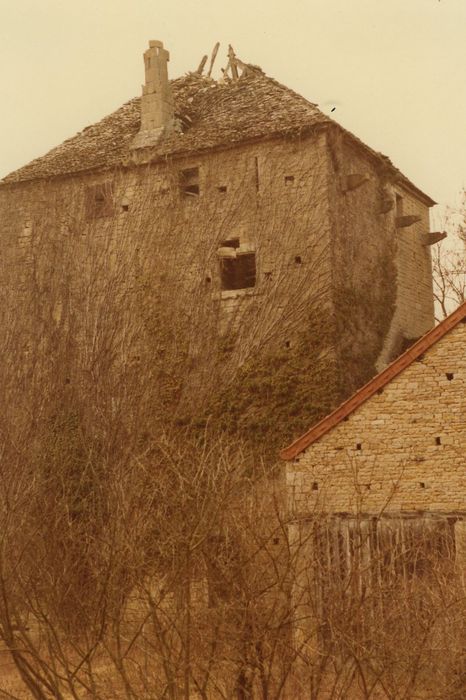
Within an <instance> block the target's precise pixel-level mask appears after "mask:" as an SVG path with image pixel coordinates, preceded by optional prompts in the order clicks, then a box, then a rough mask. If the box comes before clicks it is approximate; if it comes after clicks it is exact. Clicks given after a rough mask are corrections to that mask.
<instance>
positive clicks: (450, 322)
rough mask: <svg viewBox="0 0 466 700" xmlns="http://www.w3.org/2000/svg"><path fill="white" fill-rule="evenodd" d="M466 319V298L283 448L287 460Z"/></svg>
mask: <svg viewBox="0 0 466 700" xmlns="http://www.w3.org/2000/svg"><path fill="white" fill-rule="evenodd" d="M463 319H466V301H464V302H463V303H462V304H461V305H460V306H459V307H458V308H457V309H456V310H455V311H453V313H451V314H450V315H449V316H447V317H446V318H445V319H444V320H443V321H441V323H439V324H438V326H434V328H431V329H430V331H428V332H427V333H426V334H425V335H423V336H422V337H421V338H419V340H417V341H416V342H415V343H414V344H413V345H411V347H410V348H408V350H406V351H405V352H404V353H402V354H401V355H400V356H399V357H397V358H396V360H394V361H393V362H392V363H391V364H389V365H388V366H387V367H385V369H383V370H382V371H381V372H379V373H378V374H376V375H375V377H373V378H372V379H371V380H370V381H369V382H367V384H365V385H364V386H362V387H361V388H360V389H359V390H358V391H357V392H356V393H355V394H353V395H352V396H350V398H349V399H347V400H346V401H344V402H343V403H342V404H340V406H338V407H337V408H336V409H335V410H334V411H332V412H331V413H329V414H328V415H327V416H325V418H323V419H322V420H321V421H319V422H318V423H316V424H315V425H313V426H312V427H311V428H310V429H309V430H308V431H307V432H305V433H303V435H301V436H300V437H298V438H296V440H294V441H293V442H292V443H291V444H290V445H288V446H287V447H285V448H284V449H283V450H281V452H280V457H281V458H282V459H284V460H291V459H294V458H295V457H297V455H299V454H300V453H301V452H303V451H304V450H305V449H307V448H308V447H309V446H310V445H312V443H314V442H316V441H317V440H319V439H320V438H321V437H323V436H324V435H325V434H326V433H328V432H329V431H330V430H331V429H332V428H334V427H336V426H337V425H338V424H339V423H340V422H341V421H342V420H343V419H344V418H346V416H348V415H349V414H350V413H352V412H353V411H355V410H356V409H357V408H359V406H361V405H362V404H363V403H365V402H366V401H367V400H368V399H370V398H371V397H372V396H373V395H374V394H375V393H376V392H377V391H378V390H379V389H382V388H383V387H384V386H386V385H387V384H388V383H389V382H390V381H391V380H392V379H394V378H395V377H396V376H398V375H399V374H400V373H401V372H403V370H405V369H407V368H408V367H409V366H410V365H411V364H412V363H413V362H414V361H415V360H417V359H418V358H419V357H420V356H421V355H423V354H424V353H425V352H426V351H427V350H429V349H430V348H431V347H432V346H433V345H435V343H437V342H438V341H439V340H441V338H443V337H444V336H445V335H446V334H447V333H448V332H449V331H451V330H452V329H453V328H455V326H457V325H458V324H459V323H461V321H463Z"/></svg>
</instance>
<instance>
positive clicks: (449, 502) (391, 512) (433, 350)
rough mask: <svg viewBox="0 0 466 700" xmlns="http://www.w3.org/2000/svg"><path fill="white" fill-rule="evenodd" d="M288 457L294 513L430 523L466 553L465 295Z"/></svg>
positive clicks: (341, 520)
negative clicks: (447, 535)
mask: <svg viewBox="0 0 466 700" xmlns="http://www.w3.org/2000/svg"><path fill="white" fill-rule="evenodd" d="M281 456H282V458H283V459H285V460H286V461H287V464H286V475H287V492H288V497H289V508H290V514H291V517H292V518H294V519H298V520H299V519H306V518H312V517H313V516H315V515H317V514H319V516H321V515H325V516H328V517H333V518H334V521H335V523H336V527H337V528H338V529H339V530H340V531H344V530H346V531H347V530H348V529H350V530H351V528H352V526H353V524H354V523H355V521H356V520H357V521H358V523H361V522H362V523H364V522H366V523H367V527H368V528H375V531H377V529H378V528H380V527H381V526H382V524H383V523H387V522H391V523H392V524H393V531H394V532H395V531H397V530H398V531H401V530H403V531H404V532H405V533H406V532H407V531H408V530H409V529H411V530H412V528H415V527H418V526H419V525H420V523H424V524H426V525H427V526H428V527H429V528H430V532H431V534H432V535H433V533H434V532H435V531H436V530H437V531H440V530H443V531H446V530H448V531H449V532H450V534H451V535H452V536H453V545H454V547H455V549H456V551H457V552H464V554H466V550H465V545H466V302H465V303H463V304H462V305H461V306H460V307H459V308H458V309H457V310H456V311H455V312H454V313H452V314H451V315H450V316H449V317H447V318H446V319H445V320H444V321H443V322H442V323H440V324H439V325H438V326H436V327H435V328H433V329H432V330H431V331H429V332H428V333H427V334H426V335H424V336H423V337H422V338H421V339H420V340H418V341H417V342H416V343H415V344H414V345H412V346H411V347H410V348H409V349H408V350H407V351H406V352H405V353H404V354H402V355H401V356H400V357H398V358H397V359H396V360H395V361H394V362H393V363H392V364H391V365H389V366H388V367H387V368H386V369H385V370H383V371H382V372H381V373H379V374H378V375H376V376H375V377H374V378H373V379H372V380H371V381H370V382H369V383H368V384H366V385H365V386H364V387H362V388H361V389H360V390H359V391H358V392H357V393H356V394H354V395H353V396H352V397H351V398H349V399H348V400H347V401H345V402H344V403H343V404H342V405H341V406H339V407H338V408H337V409H336V410H335V411H333V413H331V414H330V415H328V416H327V417H326V418H325V419H323V420H322V421H321V422H320V423H318V424H317V425H314V426H313V427H312V428H311V429H310V430H309V431H308V432H307V433H305V434H304V435H302V436H301V437H299V438H298V439H297V440H295V441H294V442H293V443H292V444H291V445H289V446H288V447H287V448H285V449H284V450H283V451H282V453H281ZM375 534H376V533H375ZM400 541H401V540H400ZM367 546H368V547H376V546H377V537H374V538H372V539H370V540H368V543H367ZM396 546H397V545H396V544H395V543H394V544H393V547H394V551H395V547H396Z"/></svg>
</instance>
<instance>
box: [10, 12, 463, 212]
mask: <svg viewBox="0 0 466 700" xmlns="http://www.w3.org/2000/svg"><path fill="white" fill-rule="evenodd" d="M149 39H160V40H162V41H163V42H164V44H165V46H166V47H167V48H168V49H169V51H170V54H171V61H170V64H169V70H170V77H177V76H178V75H181V74H183V73H185V72H187V71H190V70H194V69H195V68H196V67H197V66H198V64H199V62H200V59H201V57H202V55H203V54H204V53H209V54H210V52H211V51H212V48H213V46H214V44H215V42H216V41H220V42H221V48H220V52H219V56H218V59H217V70H219V68H220V66H221V65H223V66H224V65H226V58H225V55H226V51H227V48H228V43H229V42H231V43H232V44H233V46H234V48H235V51H236V53H237V55H238V56H239V57H240V58H241V59H242V60H244V61H247V62H250V63H255V64H258V65H260V66H261V67H262V69H263V70H264V71H265V72H266V73H267V74H268V75H271V76H273V77H274V78H276V79H277V80H279V81H280V82H282V83H285V84H286V85H288V86H289V87H291V88H293V89H294V90H296V91H297V92H299V93H301V94H302V95H304V96H305V97H306V98H308V99H309V100H311V101H312V102H316V103H318V104H319V106H320V107H321V109H323V111H326V112H328V113H330V110H331V109H332V108H333V107H335V110H334V111H333V112H332V116H333V117H334V118H335V119H337V120H338V121H339V122H340V123H341V124H342V125H343V126H345V127H346V128H347V129H349V130H350V131H352V132H353V133H355V134H356V135H357V136H359V137H360V138H361V139H362V140H363V141H365V142H366V143H367V144H368V145H370V146H372V147H373V148H375V149H377V150H380V151H382V152H383V153H385V154H386V155H388V156H389V157H390V158H391V159H392V161H393V162H394V163H395V165H397V166H398V167H399V168H400V169H401V170H402V171H403V172H404V173H405V174H406V175H407V176H408V177H409V178H410V179H412V180H413V181H414V182H415V183H416V184H417V185H418V186H419V187H420V188H421V189H423V190H424V191H425V192H427V193H428V194H429V195H431V196H432V197H433V198H434V199H435V200H436V201H438V202H440V203H442V204H454V203H455V201H457V197H458V193H459V191H460V190H461V188H464V186H465V185H466V89H465V88H466V86H465V73H466V70H465V67H466V0H288V1H287V2H285V1H284V0H234V2H221V1H220V0H165V1H162V0H0V78H1V95H2V100H1V106H2V108H1V112H0V123H1V127H2V128H1V129H0V177H2V176H4V175H6V174H7V173H8V172H10V171H12V170H14V169H16V168H18V167H20V166H21V165H24V164H25V163H27V162H28V161H30V160H32V159H33V158H35V157H37V156H40V155H42V154H44V153H45V152H46V151H47V150H49V149H50V148H52V147H53V146H56V145H58V144H59V143H61V142H62V141H63V140H64V139H66V138H68V137H70V136H73V135H74V134H75V133H76V132H77V131H80V130H81V129H83V128H84V127H85V126H87V125H89V124H91V123H93V122H95V121H97V120H99V119H100V118H102V117H104V116H105V115H106V114H108V113H110V112H112V111H113V110H115V109H116V108H118V107H119V106H120V105H121V104H122V103H123V102H126V101H127V100H128V99H130V98H131V97H134V96H135V95H138V94H140V90H141V82H142V81H143V72H144V71H143V63H142V54H143V51H144V50H145V48H146V47H147V44H148V41H149Z"/></svg>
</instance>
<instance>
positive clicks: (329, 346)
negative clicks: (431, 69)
mask: <svg viewBox="0 0 466 700" xmlns="http://www.w3.org/2000/svg"><path fill="white" fill-rule="evenodd" d="M168 60H169V54H168V52H167V51H166V50H165V49H164V47H163V45H162V43H161V42H158V41H151V42H150V45H149V48H148V50H147V51H146V52H145V54H144V65H145V84H144V86H143V94H142V97H141V98H135V99H132V100H130V101H129V102H127V103H126V104H125V105H123V106H122V107H121V108H120V109H118V110H116V111H115V112H114V113H113V114H110V115H109V116H107V117H105V118H104V119H102V120H101V121H100V122H98V123H97V124H94V125H92V126H89V127H87V128H85V129H84V130H83V131H82V132H80V133H79V134H77V135H76V136H74V137H72V138H70V139H68V140H67V141H65V142H64V143H63V144H61V145H60V146H58V147H57V148H54V149H53V150H52V151H50V152H49V153H48V154H46V155H45V156H43V157H41V158H38V159H36V160H35V161H32V162H31V163H29V164H28V165H26V166H24V167H22V168H20V169H19V170H17V171H16V172H13V173H11V174H10V175H8V176H7V177H6V178H4V180H3V181H2V182H1V185H0V211H1V223H0V227H1V234H2V236H3V240H4V241H5V244H6V245H7V246H8V249H9V251H10V253H9V255H10V258H9V259H10V261H12V262H13V264H14V265H15V266H17V267H19V269H20V270H21V269H22V267H23V266H24V264H25V260H26V259H27V255H28V253H27V250H28V247H29V248H30V247H31V246H33V243H34V240H38V238H37V237H38V236H39V237H40V231H41V227H43V226H44V221H47V231H48V233H49V234H50V233H51V232H52V231H53V235H54V236H56V237H57V240H58V239H59V240H61V241H62V242H63V241H66V240H67V237H68V240H71V238H73V236H74V237H75V238H76V236H78V237H79V239H80V240H81V242H82V246H81V247H82V250H84V251H86V250H87V251H89V246H95V245H97V242H98V241H100V242H102V246H104V247H106V250H108V255H109V256H113V257H115V256H116V257H118V255H119V254H120V253H121V251H122V250H123V248H124V247H125V249H126V250H127V251H128V254H129V252H130V253H131V256H132V257H131V259H132V261H133V267H134V270H136V268H137V270H138V271H139V272H135V273H134V277H135V279H136V278H138V279H139V280H140V279H141V278H144V279H145V280H147V279H150V282H151V284H152V285H153V289H154V290H155V289H158V290H159V292H157V294H161V295H163V294H164V290H165V293H166V295H167V298H166V299H165V302H166V303H167V304H169V303H172V304H175V303H176V304H178V306H179V312H176V313H174V316H175V317H177V318H180V317H181V316H182V315H183V314H184V311H183V309H185V310H186V309H187V308H189V307H191V311H189V312H187V313H186V317H189V323H191V324H192V325H193V327H194V326H196V327H202V328H203V329H204V330H203V333H202V338H192V337H191V338H190V339H189V341H187V346H186V353H187V355H188V356H189V358H190V367H191V370H195V371H191V376H192V377H194V375H196V373H197V376H198V380H197V383H195V386H196V387H197V390H199V388H200V387H202V386H204V387H206V386H207V384H208V382H209V381H211V380H212V381H213V382H214V383H216V384H218V381H219V379H218V378H219V376H224V375H225V373H226V374H228V373H230V374H229V376H230V375H231V373H232V372H233V369H231V368H235V367H236V368H237V367H247V368H248V371H249V369H250V367H251V363H252V364H254V361H255V359H254V358H256V359H257V362H259V363H263V362H264V361H267V358H269V359H270V357H272V359H273V362H272V364H273V363H275V365H274V366H276V357H278V358H279V360H277V361H278V362H279V364H280V367H281V368H283V367H285V365H286V364H287V363H291V365H292V372H293V376H295V377H296V376H297V373H298V375H299V374H300V378H299V380H297V383H296V386H295V387H294V388H293V387H290V382H289V381H288V380H287V386H286V388H284V389H283V391H282V389H281V388H279V389H276V387H275V388H274V391H275V394H276V396H277V398H276V404H277V406H278V407H279V408H278V409H277V410H278V413H277V416H279V417H280V420H281V418H282V417H283V415H282V414H283V411H286V408H285V403H286V402H284V399H283V395H284V393H288V394H289V393H290V392H291V393H293V391H297V390H298V389H299V391H300V392H303V393H305V394H307V395H308V396H316V397H317V398H316V399H315V402H314V404H315V405H313V406H312V407H311V408H309V405H307V407H306V406H304V407H303V408H302V415H301V414H300V410H301V409H298V408H297V409H296V410H295V411H294V418H293V419H292V420H291V421H290V422H289V429H290V433H289V434H287V435H288V437H291V435H292V434H293V433H294V434H296V432H297V431H298V430H300V429H303V428H304V426H305V424H306V423H305V422H306V421H308V420H309V415H312V416H313V417H315V418H316V419H317V418H318V417H320V416H321V415H322V412H323V413H325V412H326V411H327V410H329V409H331V408H332V407H333V406H334V405H336V404H337V403H338V402H339V401H341V400H342V399H343V398H345V397H346V396H348V395H349V394H350V393H351V392H352V391H354V390H356V389H357V388H358V387H359V386H361V385H362V384H363V383H364V382H366V381H367V380H368V379H369V378H370V377H371V376H373V375H374V373H375V372H376V371H377V370H380V369H382V368H383V367H384V366H385V365H386V364H387V363H388V362H390V361H391V360H393V359H394V358H395V357H396V356H397V355H398V354H399V353H400V352H401V351H402V350H403V349H405V348H406V347H407V346H409V344H410V343H412V342H413V340H415V339H417V338H419V337H420V336H421V335H422V334H423V333H425V332H426V331H427V330H429V328H431V327H432V325H433V322H434V317H433V298H432V281H431V261H430V250H429V246H430V245H431V244H432V243H433V242H435V241H436V240H438V238H439V234H436V233H431V232H430V230H429V208H430V207H431V206H432V205H433V204H434V202H433V201H432V199H431V198H430V197H429V196H427V195H426V194H424V193H423V192H422V191H421V190H420V189H419V188H418V187H416V186H415V185H414V184H413V183H412V182H410V181H409V180H408V178H406V177H405V176H404V175H403V174H402V173H401V172H400V171H399V170H397V169H396V167H395V166H394V165H392V163H391V162H390V161H389V159H388V158H387V157H385V156H383V155H381V154H379V153H377V152H375V151H374V150H372V149H371V148H370V147H369V146H367V145H365V144H364V143H363V142H362V141H360V140H359V139H358V138H357V137H356V136H354V135H353V134H351V133H349V132H348V131H347V130H345V129H343V128H342V127H341V126H339V125H338V124H337V123H336V122H334V121H333V120H331V119H330V118H329V117H328V116H326V115H324V114H323V113H322V112H321V111H320V110H319V109H318V107H317V105H315V104H313V103H311V102H309V101H308V100H306V99H304V98H303V97H301V96H300V95H298V94H296V93H295V92H293V91H292V90H290V89H288V88H286V87H284V86H283V85H281V84H279V83H278V82H277V81H275V80H273V79H272V78H270V77H268V76H266V75H265V74H264V72H263V71H262V70H261V69H260V68H258V67H257V66H253V65H250V64H246V63H244V62H242V61H241V60H239V59H238V58H237V57H236V56H235V54H234V52H233V51H232V50H230V53H229V62H228V66H227V68H226V70H225V71H224V74H223V78H222V79H221V80H214V79H213V78H212V77H211V76H210V71H209V74H208V75H204V74H203V66H201V67H200V68H199V69H198V70H197V71H195V72H192V73H188V74H186V75H185V76H183V77H181V78H177V79H175V80H172V81H168V72H167V63H168ZM380 118H383V115H382V116H381V117H380ZM142 239H144V240H142ZM86 241H87V243H86ZM86 246H87V247H86ZM87 254H88V253H87ZM174 290H176V291H174ZM153 293H154V294H156V292H155V291H154V292H153ZM206 336H207V337H209V338H210V339H211V343H209V344H208V345H209V348H210V350H211V349H212V346H216V347H217V346H219V347H218V348H217V349H219V348H220V346H221V351H222V352H223V355H222V357H221V359H220V360H218V358H217V359H215V361H213V360H212V357H211V356H209V357H207V356H206V354H205V353H206V343H205V342H204V338H205V337H206ZM225 347H226V348H227V352H226V354H225V352H224V350H225ZM219 351H220V350H219ZM310 356H312V360H313V364H314V366H315V367H316V368H317V370H316V375H317V378H316V379H315V380H314V379H313V378H312V372H311V370H310V368H309V366H308V365H309V357H310ZM138 357H139V355H138ZM264 358H265V360H264ZM324 362H325V371H324V370H323V369H322V366H321V365H322V363H324ZM306 363H307V364H306ZM319 363H320V364H319ZM228 368H230V369H228ZM300 368H301V372H300ZM251 371H252V372H253V373H254V372H255V371H256V370H255V369H253V370H251ZM290 371H291V370H290ZM326 373H327V374H326ZM285 374H286V372H285ZM323 376H326V377H327V379H325V380H322V377H323ZM192 381H194V382H195V380H194V379H193V380H192ZM322 382H324V383H325V384H326V394H327V395H328V397H327V399H325V401H324V400H322V401H321V399H320V398H319V390H318V389H317V390H316V386H317V385H318V384H319V383H322ZM316 383H317V384H316ZM298 384H299V387H298V386H297V385H298ZM193 386H194V385H192V384H191V390H192V388H193ZM262 388H263V387H262ZM262 388H261V387H259V390H257V391H256V392H255V397H252V398H251V397H250V396H247V397H246V398H245V399H244V401H243V400H242V399H241V400H238V402H237V405H236V404H235V406H236V408H235V407H234V409H232V410H233V412H234V411H236V413H237V424H241V421H242V420H243V419H244V415H245V414H247V413H248V411H249V410H250V409H249V408H248V407H249V405H250V403H251V401H252V402H254V401H259V400H260V394H261V392H262ZM206 391H208V390H207V389H206ZM262 393H264V392H262ZM265 393H268V398H267V401H268V407H267V408H268V411H269V413H270V411H271V412H272V414H273V411H274V407H273V401H274V400H275V399H273V398H272V399H271V398H270V392H265ZM233 403H234V401H230V404H233ZM321 403H322V405H320V404H321ZM298 404H299V405H301V394H300V395H299V397H297V405H298ZM258 410H259V409H258ZM280 411H281V413H280ZM298 414H299V415H298ZM259 415H260V410H259ZM293 421H294V422H293ZM282 444H283V443H282Z"/></svg>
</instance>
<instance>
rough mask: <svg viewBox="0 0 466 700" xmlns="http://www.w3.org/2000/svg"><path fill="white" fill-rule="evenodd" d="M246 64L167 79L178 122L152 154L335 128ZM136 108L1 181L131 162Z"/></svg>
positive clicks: (135, 104)
mask: <svg viewBox="0 0 466 700" xmlns="http://www.w3.org/2000/svg"><path fill="white" fill-rule="evenodd" d="M249 68H250V70H248V71H247V72H246V73H245V74H244V75H243V76H241V77H240V78H238V79H237V80H230V81H216V80H214V79H212V78H207V77H205V76H202V75H199V74H198V73H188V74H187V75H185V76H183V77H181V78H177V79H176V80H172V81H171V86H172V91H173V98H174V103H175V115H176V116H177V117H178V118H179V120H180V122H181V124H182V125H183V127H182V130H181V131H180V132H173V133H171V134H169V135H166V136H165V137H164V138H162V139H161V141H160V143H159V144H158V145H157V146H153V147H151V149H150V159H151V160H157V159H158V158H162V157H165V156H169V155H170V156H176V155H190V154H194V153H199V152H202V151H206V150H210V149H213V148H222V147H231V146H234V145H235V144H240V143H245V142H247V141H254V140H258V139H265V138H271V137H273V136H288V137H299V136H305V135H306V134H308V133H309V132H310V131H311V130H312V129H314V128H315V127H316V126H318V125H334V126H336V122H334V121H333V120H332V119H330V118H329V117H327V116H326V115H325V114H324V113H323V112H321V111H320V110H319V109H318V107H317V105H315V104H313V103H312V102H309V101H308V100H306V99H305V98H304V97H302V96H301V95H298V94H297V93H296V92H294V91H293V90H291V89H289V88H287V87H285V86H284V85H281V84H280V83H278V82H277V81H276V80H274V79H273V78H270V77H268V76H266V75H265V74H264V73H263V72H262V70H261V69H259V68H257V67H255V66H249ZM140 113H141V98H140V97H136V98H134V99H132V100H130V101H129V102H126V103H125V104H124V105H123V106H122V107H120V108H119V109H117V110H116V111H115V112H113V113H112V114H110V115H108V116H107V117H104V119H102V120H101V121H99V122H97V123H96V124H93V125H92V126H88V127H86V128H85V129H83V131H81V132H79V133H78V134H76V136H73V137H72V138H70V139H67V140H66V141H64V142H63V143H62V144H61V145H60V146H57V147H56V148H53V149H52V150H51V151H49V152H48V153H47V154H46V155H44V156H42V157H40V158H36V159H35V160H33V161H31V162H30V163H29V164H27V165H25V166H23V167H22V168H19V170H16V171H14V172H12V173H10V174H9V175H7V176H6V177H5V178H4V179H3V180H1V183H15V182H24V181H28V180H36V179H43V178H44V179H45V178H51V177H57V176H62V175H69V174H72V173H80V172H85V171H89V170H96V169H106V168H113V167H118V166H128V165H131V164H132V163H134V162H135V153H134V150H131V144H132V141H133V139H134V137H135V136H136V134H137V133H138V131H139V128H140ZM340 128H341V127H340ZM342 131H343V132H344V133H345V134H346V135H347V136H348V137H350V138H351V139H352V140H353V141H354V142H355V143H356V144H358V145H359V146H361V147H363V148H364V149H365V150H366V152H368V153H370V154H371V155H372V156H375V157H376V158H378V159H379V160H380V162H381V164H382V163H383V165H384V166H385V167H387V166H388V168H389V169H390V170H392V171H393V172H394V173H395V174H396V176H397V177H398V178H400V179H401V181H403V182H404V183H405V184H407V185H408V186H410V188H411V189H414V190H415V191H416V192H417V193H418V194H420V195H422V197H423V198H424V199H425V200H427V201H428V203H430V204H434V202H433V200H431V199H430V198H429V197H427V195H425V194H424V193H422V192H421V191H420V190H419V189H418V188H417V187H416V186H415V185H413V183H411V182H410V181H409V180H408V179H407V178H405V177H404V176H403V175H402V174H401V173H400V172H399V171H398V170H396V168H394V166H393V165H392V164H391V162H390V161H389V159H388V158H386V156H382V155H381V154H379V153H376V152H375V151H373V150H372V149H370V148H369V147H368V146H366V145H365V144H364V143H363V142H362V141H360V140H359V139H357V138H356V137H355V136H353V135H352V134H350V133H349V132H347V131H345V130H344V129H342ZM136 160H137V158H136Z"/></svg>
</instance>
